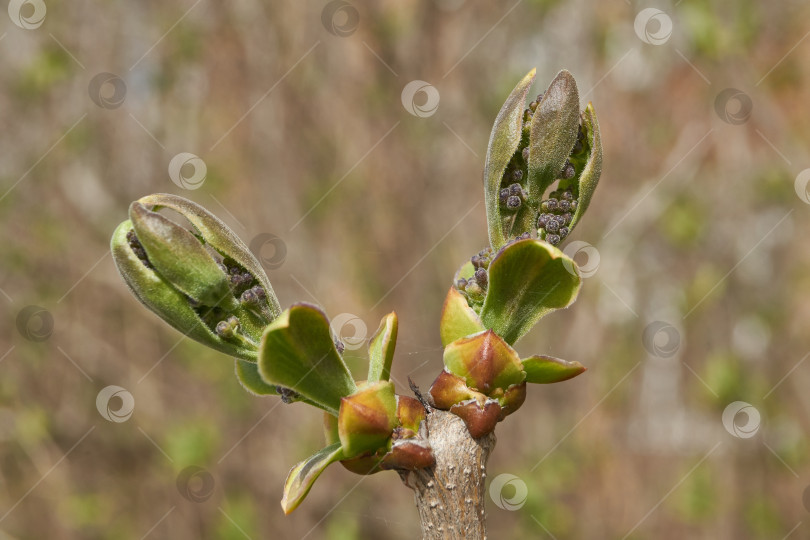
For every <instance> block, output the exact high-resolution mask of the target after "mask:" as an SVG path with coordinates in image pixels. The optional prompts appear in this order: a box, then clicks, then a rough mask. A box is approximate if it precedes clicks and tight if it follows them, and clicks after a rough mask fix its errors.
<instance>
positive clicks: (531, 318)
mask: <svg viewBox="0 0 810 540" xmlns="http://www.w3.org/2000/svg"><path fill="white" fill-rule="evenodd" d="M566 262H567V264H566ZM576 268H577V267H576V264H575V263H574V261H572V260H571V259H570V258H568V257H567V256H566V255H565V254H563V252H562V251H560V250H559V249H557V248H555V247H554V246H552V245H550V244H548V243H546V242H542V241H540V240H533V239H531V238H529V239H526V240H520V241H517V242H515V243H513V244H510V245H508V246H506V247H505V248H503V249H502V250H501V252H500V253H498V255H496V256H495V258H494V259H493V260H492V263H491V264H490V265H489V288H488V289H487V296H486V298H485V300H484V305H483V307H482V308H481V321H482V322H483V323H484V326H486V327H487V328H491V329H492V330H494V331H495V333H496V334H498V335H499V336H501V337H502V338H503V339H504V340H505V341H506V342H507V343H509V344H510V345H512V344H514V343H515V342H516V341H517V340H518V339H519V338H520V337H521V336H523V335H524V334H526V332H528V331H529V330H530V329H531V328H532V327H533V326H534V325H535V324H536V323H537V321H538V320H540V318H541V317H543V316H544V315H546V314H547V313H549V312H550V311H552V310H555V309H560V308H565V307H568V306H569V305H570V304H571V303H572V302H573V301H574V300H576V297H577V294H578V293H579V287H580V277H579V273H578V271H577V270H576Z"/></svg>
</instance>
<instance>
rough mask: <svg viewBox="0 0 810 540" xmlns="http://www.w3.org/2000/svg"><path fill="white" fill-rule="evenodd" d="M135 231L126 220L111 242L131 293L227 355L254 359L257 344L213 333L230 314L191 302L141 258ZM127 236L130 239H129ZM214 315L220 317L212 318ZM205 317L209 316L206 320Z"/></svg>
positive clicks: (115, 259)
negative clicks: (232, 339) (134, 238)
mask: <svg viewBox="0 0 810 540" xmlns="http://www.w3.org/2000/svg"><path fill="white" fill-rule="evenodd" d="M132 230H133V224H132V222H130V221H128V220H127V221H124V222H123V223H121V224H120V225H119V226H118V227H117V228H116V229H115V232H113V235H112V240H111V241H110V250H111V251H112V254H113V261H114V262H115V266H116V268H117V269H118V273H119V274H120V275H121V277H122V278H123V279H124V282H125V283H126V284H127V286H128V287H129V289H130V291H132V294H133V295H135V297H136V298H137V299H138V300H139V301H140V302H141V303H142V304H143V305H144V306H146V307H147V308H148V309H150V310H151V311H152V312H154V313H155V314H156V315H158V316H159V317H160V318H161V319H163V320H164V321H166V322H167V323H169V325H171V326H172V327H174V328H175V329H177V330H178V331H180V332H182V333H183V334H185V335H186V336H188V337H190V338H191V339H193V340H195V341H198V342H200V343H202V344H203V345H207V346H209V347H211V348H213V349H216V350H218V351H220V352H223V353H225V354H229V355H231V356H235V357H237V358H241V359H243V360H249V361H252V362H255V361H256V358H257V347H256V346H255V345H252V344H246V343H245V342H243V341H241V340H237V341H231V340H229V339H226V338H224V337H222V336H219V335H217V334H216V333H215V332H214V329H215V328H216V326H217V324H218V322H219V320H224V319H227V313H225V312H224V311H223V310H221V309H216V308H210V307H204V306H200V305H198V304H196V303H195V302H193V301H191V300H190V299H189V297H188V296H187V295H186V294H184V293H183V292H181V291H179V290H178V289H177V288H175V287H174V286H173V285H172V284H171V283H169V282H168V281H167V280H166V279H165V278H164V277H163V276H162V275H160V274H159V273H158V272H157V271H156V269H155V268H154V266H152V264H151V263H148V262H147V261H145V260H144V259H143V258H141V257H139V254H138V253H136V251H135V249H142V248H138V246H139V245H140V244H139V243H134V242H133V241H131V240H130V238H132V236H133V235H132V234H130V233H131V231H132ZM128 235H129V236H130V238H127V236H128ZM133 245H134V246H135V249H133ZM215 316H218V317H219V318H220V319H219V320H213V319H215ZM203 317H206V318H205V320H204V319H203ZM209 321H211V322H209Z"/></svg>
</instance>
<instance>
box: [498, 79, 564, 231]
mask: <svg viewBox="0 0 810 540" xmlns="http://www.w3.org/2000/svg"><path fill="white" fill-rule="evenodd" d="M578 129H579V91H578V90H577V83H576V81H575V80H574V77H573V75H571V74H570V73H569V72H568V71H566V70H562V71H560V72H559V73H558V74H557V76H556V77H555V78H554V80H553V81H551V84H550V85H549V87H548V89H547V90H546V92H545V93H544V94H543V99H542V100H540V103H539V104H538V105H537V109H536V110H535V112H534V116H533V117H532V126H531V134H530V136H529V169H528V172H529V178H528V186H527V187H528V192H529V193H528V195H529V197H528V198H529V202H528V204H525V205H523V206H522V207H521V208H520V210H519V211H518V214H517V216H516V218H515V222H514V224H513V226H512V232H511V235H512V236H516V235H519V234H522V233H524V232H526V231H530V230H532V229H533V228H534V226H535V220H536V218H537V210H538V206H539V204H540V200H541V199H542V198H543V194H544V193H545V192H546V189H548V187H549V186H550V185H551V184H552V183H553V182H554V180H555V179H556V178H557V177H558V176H559V174H560V171H561V170H562V168H563V166H564V165H565V160H566V159H568V156H569V154H570V153H571V149H572V148H573V146H574V143H575V142H576V140H577V131H578Z"/></svg>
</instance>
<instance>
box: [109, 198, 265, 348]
mask: <svg viewBox="0 0 810 540" xmlns="http://www.w3.org/2000/svg"><path fill="white" fill-rule="evenodd" d="M150 207H151V208H152V209H150ZM162 207H165V208H169V209H171V210H174V211H175V212H177V213H179V214H180V215H181V216H183V217H184V218H186V219H187V220H188V221H189V222H190V223H191V226H192V230H188V229H186V228H185V227H182V226H180V225H178V224H177V223H175V222H174V221H172V220H171V219H169V218H168V217H166V216H164V215H162V214H160V213H158V212H157V210H158V209H159V208H162ZM129 217H130V219H129V220H128V221H125V222H123V223H122V224H121V225H119V226H118V228H117V229H116V230H115V232H114V233H113V237H112V240H111V251H112V254H113V260H114V261H115V264H116V268H117V269H118V272H119V273H120V274H121V276H122V277H123V279H124V281H125V282H126V283H127V285H128V286H129V288H130V290H131V291H132V292H133V294H134V295H135V296H136V297H137V298H138V300H140V301H141V303H143V304H144V305H145V306H146V307H147V308H149V309H150V310H152V311H153V312H155V313H156V314H157V315H158V316H159V317H161V318H162V319H163V320H164V321H166V322H167V323H169V324H170V325H171V326H173V327H174V328H176V329H177V330H179V331H181V332H183V333H184V334H186V335H187V336H189V337H191V338H192V339H194V340H196V341H199V342H200V343H203V344H205V345H208V346H209V347H212V348H214V349H216V350H218V351H221V352H224V353H226V354H229V355H232V356H235V357H237V358H242V359H246V360H253V361H255V360H256V357H257V349H258V342H259V339H260V338H261V332H262V329H263V328H264V326H266V325H267V324H269V323H270V322H271V321H273V319H275V318H276V317H277V316H278V314H279V313H280V310H279V308H278V300H277V299H276V296H275V294H274V293H273V289H272V287H271V286H270V282H269V281H268V279H267V276H266V275H265V274H264V271H263V270H262V269H261V266H260V265H259V263H258V261H256V259H255V257H254V256H253V255H252V254H251V253H250V251H249V250H248V248H247V246H245V245H244V243H242V241H241V240H239V238H238V237H237V236H236V235H235V234H234V233H233V232H232V231H231V230H230V229H228V227H227V226H226V225H225V224H224V223H222V222H221V221H220V220H219V219H217V218H216V217H215V216H213V215H212V214H211V213H209V212H208V211H207V210H205V209H204V208H202V207H201V206H199V205H197V204H195V203H193V202H191V201H189V200H187V199H183V198H182V197H177V196H174V195H165V194H157V195H149V196H147V197H143V198H142V199H140V200H138V201H135V202H133V203H132V204H131V205H130V209H129Z"/></svg>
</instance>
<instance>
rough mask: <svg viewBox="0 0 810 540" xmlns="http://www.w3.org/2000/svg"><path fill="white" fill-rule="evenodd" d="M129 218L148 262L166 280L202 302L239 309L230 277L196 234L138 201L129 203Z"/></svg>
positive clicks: (229, 308)
mask: <svg viewBox="0 0 810 540" xmlns="http://www.w3.org/2000/svg"><path fill="white" fill-rule="evenodd" d="M129 219H130V220H131V221H132V228H133V229H134V230H135V235H136V236H137V238H138V241H139V242H140V243H141V245H142V246H143V249H144V250H146V254H147V255H148V257H149V262H150V263H151V264H152V265H153V266H154V267H155V271H156V272H157V273H159V274H160V275H161V276H162V277H163V278H164V279H166V281H168V282H169V283H171V284H172V285H173V286H174V287H175V288H177V289H178V290H180V291H181V292H183V293H184V294H186V295H188V296H189V297H190V298H192V299H193V300H195V301H197V302H200V303H201V304H204V305H206V306H220V307H222V308H224V309H227V310H228V311H232V310H233V309H236V307H237V302H236V299H235V298H234V296H233V293H232V291H231V286H230V281H229V279H228V276H227V275H226V274H225V272H223V271H222V269H221V268H220V267H219V265H218V264H217V261H216V260H214V258H213V257H212V256H211V254H210V253H208V251H206V249H205V247H204V246H203V244H202V243H201V242H200V241H199V240H198V239H197V238H196V237H195V236H194V235H193V234H191V233H190V232H189V231H187V230H186V229H184V228H183V227H181V226H180V225H178V224H176V223H174V222H173V221H172V220H170V219H168V218H166V217H165V216H163V215H161V214H158V213H157V212H152V211H151V210H148V209H147V208H146V207H145V206H144V205H142V204H141V203H139V202H137V201H136V202H133V203H132V204H131V205H130V206H129Z"/></svg>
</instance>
